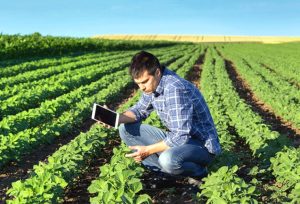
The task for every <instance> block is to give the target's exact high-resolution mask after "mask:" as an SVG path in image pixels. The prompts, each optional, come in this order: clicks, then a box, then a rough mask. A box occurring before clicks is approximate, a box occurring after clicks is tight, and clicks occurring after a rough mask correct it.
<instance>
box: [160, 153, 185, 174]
mask: <svg viewBox="0 0 300 204" xmlns="http://www.w3.org/2000/svg"><path fill="white" fill-rule="evenodd" d="M158 162H159V165H160V166H161V168H162V170H163V171H164V172H166V173H168V174H173V175H178V174H180V173H181V171H180V169H181V165H180V163H179V161H178V160H177V159H176V157H175V156H174V155H173V154H172V153H171V152H170V151H168V150H167V151H165V152H163V153H162V154H161V155H160V156H159V159H158Z"/></svg>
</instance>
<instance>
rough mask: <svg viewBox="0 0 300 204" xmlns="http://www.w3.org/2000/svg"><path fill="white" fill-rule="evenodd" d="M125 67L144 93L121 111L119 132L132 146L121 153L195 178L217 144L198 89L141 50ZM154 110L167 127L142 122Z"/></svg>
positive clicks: (203, 170)
mask: <svg viewBox="0 0 300 204" xmlns="http://www.w3.org/2000/svg"><path fill="white" fill-rule="evenodd" d="M129 73H130V75H131V76H132V78H133V80H134V82H135V83H136V84H137V85H138V86H139V88H140V89H141V91H142V92H143V94H142V96H141V98H140V100H139V101H138V102H137V103H136V104H135V105H134V106H133V107H131V108H130V109H129V110H127V111H125V112H124V113H122V114H121V115H120V121H119V123H120V124H121V125H120V126H119V132H120V137H121V139H122V140H123V141H124V142H125V144H127V145H128V146H129V147H130V148H131V149H132V150H134V151H133V153H131V154H128V155H126V156H128V157H132V158H133V159H134V160H135V161H137V162H142V164H143V165H144V166H146V167H147V168H149V169H151V170H153V171H157V172H163V173H167V174H171V175H182V176H189V177H194V178H199V179H201V178H202V177H204V176H206V175H207V168H206V166H207V165H208V164H209V163H210V162H211V161H212V160H213V158H214V156H215V155H217V154H219V153H220V152H221V147H220V143H219V139H218V135H217V132H216V128H215V125H214V122H213V119H212V117H211V114H210V112H209V109H208V106H207V104H206V103H205V100H204V98H203V96H202V94H201V93H200V91H199V90H198V89H197V87H195V86H194V85H193V84H192V83H190V82H189V81H187V80H185V79H182V78H180V77H179V76H178V75H176V74H175V73H174V72H172V71H170V70H169V69H167V68H166V67H164V66H161V65H160V62H159V61H158V59H157V58H156V57H155V56H154V55H152V54H151V53H148V52H145V51H141V52H139V53H137V54H136V55H135V56H134V57H133V58H132V61H131V65H130V68H129ZM153 110H156V112H157V114H158V116H159V117H160V119H161V121H162V122H163V123H164V125H165V126H166V127H167V128H168V131H163V130H161V129H159V128H156V127H153V126H150V125H146V124H141V121H142V120H144V119H145V118H147V117H148V116H149V114H150V113H151V112H152V111H153Z"/></svg>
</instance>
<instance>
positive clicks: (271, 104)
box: [0, 34, 300, 203]
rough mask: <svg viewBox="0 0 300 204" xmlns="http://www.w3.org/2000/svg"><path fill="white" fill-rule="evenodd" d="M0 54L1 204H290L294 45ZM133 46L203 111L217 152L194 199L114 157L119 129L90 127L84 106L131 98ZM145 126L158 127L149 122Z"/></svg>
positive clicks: (13, 42) (296, 153)
mask: <svg viewBox="0 0 300 204" xmlns="http://www.w3.org/2000/svg"><path fill="white" fill-rule="evenodd" d="M24 39H26V41H25V40H24ZM24 42H25V43H24ZM0 48H1V50H2V51H1V54H2V55H1V58H0V59H1V62H0V77H1V81H0V87H1V90H0V107H1V111H0V198H1V201H2V202H3V203H5V202H6V203H89V202H91V203H283V202H287V203H300V149H299V144H300V91H299V89H300V58H299V56H300V43H295V42H294V43H281V44H262V43H220V42H219V43H191V42H189V43H188V42H166V41H136V40H135V41H128V40H127V41H121V40H119V41H109V40H97V39H73V38H47V37H42V36H40V35H39V34H34V35H32V36H25V37H21V36H1V38H0ZM141 49H143V50H147V51H149V52H151V53H153V54H155V55H156V56H158V58H159V60H160V61H161V62H162V63H163V64H165V65H166V66H167V67H168V68H169V69H171V70H173V71H174V72H176V73H177V74H178V75H180V76H181V77H184V78H186V79H187V80H190V81H191V82H193V83H194V84H195V85H196V86H197V87H198V88H199V89H200V91H201V92H202V94H203V95H204V97H205V100H206V102H207V103H208V106H209V108H210V111H211V114H212V116H213V119H214V122H215V124H216V127H217V131H218V134H219V138H220V141H221V145H222V149H223V151H222V153H221V155H219V156H218V157H217V158H216V159H215V160H214V162H213V163H212V164H211V165H210V166H209V175H208V177H207V178H204V179H203V183H202V184H201V185H200V187H199V189H197V192H195V190H194V189H191V188H190V186H189V185H188V184H187V183H186V181H185V180H184V179H178V180H173V181H158V180H157V179H156V177H155V175H153V173H151V172H149V171H147V170H145V169H144V168H143V167H142V166H141V165H140V164H137V163H135V162H133V160H132V159H129V158H125V157H124V154H125V153H126V152H128V151H129V150H128V149H127V147H126V146H125V145H124V144H122V143H121V141H120V139H119V135H118V132H117V130H114V129H107V128H105V127H103V126H101V125H99V124H96V123H94V122H93V121H92V120H91V119H90V116H91V108H92V104H93V103H94V102H97V103H99V104H107V105H108V106H109V107H110V108H112V109H114V110H117V111H118V112H122V111H124V110H126V109H127V108H128V107H130V106H132V105H133V104H134V103H135V102H137V101H138V99H139V96H140V95H141V93H140V91H138V89H137V86H136V85H135V84H134V83H133V81H132V79H131V78H130V76H129V75H128V71H127V69H128V66H129V63H130V59H131V57H132V56H133V55H134V54H135V53H136V52H138V51H139V50H141ZM144 122H145V123H148V124H151V125H154V126H157V127H161V128H163V124H162V123H161V122H160V121H159V119H158V118H157V116H156V115H155V113H153V114H151V115H150V117H149V118H147V119H146V120H145V121H144Z"/></svg>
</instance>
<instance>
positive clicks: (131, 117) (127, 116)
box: [119, 111, 136, 124]
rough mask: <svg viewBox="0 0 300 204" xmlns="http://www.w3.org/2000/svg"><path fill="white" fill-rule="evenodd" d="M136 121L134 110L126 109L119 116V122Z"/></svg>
mask: <svg viewBox="0 0 300 204" xmlns="http://www.w3.org/2000/svg"><path fill="white" fill-rule="evenodd" d="M135 121H136V118H135V114H134V113H133V112H132V111H125V112H124V113H121V114H120V116H119V124H121V123H133V122H135Z"/></svg>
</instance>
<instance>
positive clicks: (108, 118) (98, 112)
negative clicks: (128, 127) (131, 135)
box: [92, 104, 118, 127]
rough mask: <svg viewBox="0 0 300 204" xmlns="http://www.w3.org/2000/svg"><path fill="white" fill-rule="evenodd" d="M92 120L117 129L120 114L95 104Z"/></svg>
mask: <svg viewBox="0 0 300 204" xmlns="http://www.w3.org/2000/svg"><path fill="white" fill-rule="evenodd" d="M92 119H94V120H98V121H101V122H103V123H105V124H108V125H110V126H112V127H117V119H118V114H117V113H116V112H114V111H112V110H109V109H106V108H104V107H103V106H100V105H98V104H94V107H93V115H92Z"/></svg>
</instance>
